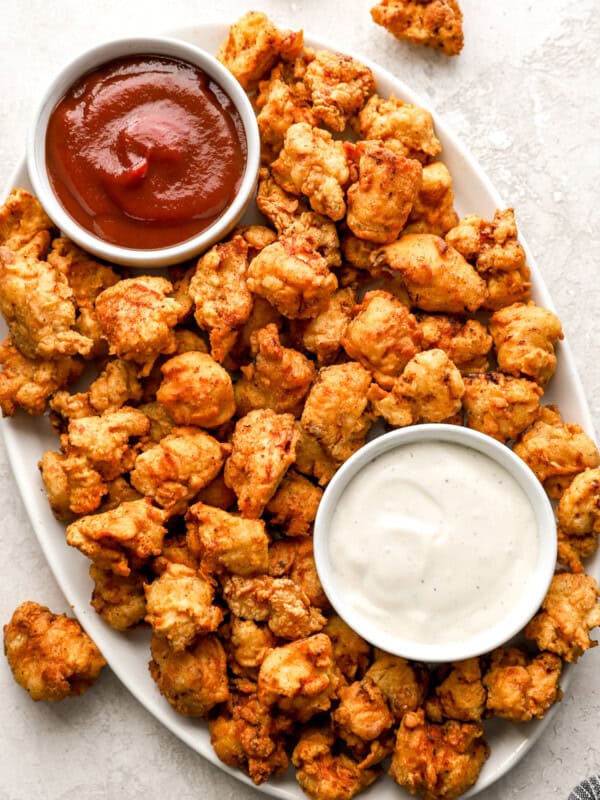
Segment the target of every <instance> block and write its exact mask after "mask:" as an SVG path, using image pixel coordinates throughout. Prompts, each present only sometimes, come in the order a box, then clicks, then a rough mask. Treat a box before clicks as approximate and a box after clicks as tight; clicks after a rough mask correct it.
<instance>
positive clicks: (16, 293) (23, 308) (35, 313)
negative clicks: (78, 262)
mask: <svg viewBox="0 0 600 800" xmlns="http://www.w3.org/2000/svg"><path fill="white" fill-rule="evenodd" d="M0 312H2V314H3V315H4V319H5V320H6V324H7V326H8V330H9V333H10V335H11V337H12V341H13V343H14V345H15V347H16V348H17V349H18V350H19V351H20V352H21V353H22V354H23V355H24V356H26V357H27V358H30V359H33V360H36V359H51V360H52V359H57V358H63V357H64V356H73V355H77V354H78V355H82V356H87V355H89V353H90V351H91V349H92V347H93V344H94V343H93V341H92V340H91V339H89V338H88V337H87V336H82V335H81V334H80V333H79V332H78V331H76V330H75V328H74V325H75V304H74V303H73V292H72V291H71V289H70V287H69V284H68V282H67V279H66V277H65V276H64V274H63V273H62V272H61V271H60V270H59V269H57V268H56V267H53V266H52V265H51V264H49V263H48V262H47V261H39V260H38V259H37V258H36V257H35V256H25V255H22V254H20V253H13V251H12V250H9V249H8V248H7V247H0Z"/></svg>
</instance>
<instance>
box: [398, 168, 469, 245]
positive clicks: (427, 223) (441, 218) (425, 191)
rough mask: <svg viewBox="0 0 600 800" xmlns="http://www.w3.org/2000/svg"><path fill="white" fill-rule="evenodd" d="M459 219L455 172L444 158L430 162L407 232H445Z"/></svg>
mask: <svg viewBox="0 0 600 800" xmlns="http://www.w3.org/2000/svg"><path fill="white" fill-rule="evenodd" d="M457 222H458V214H457V213H456V211H455V209H454V191H453V188H452V176H451V175H450V171H449V170H448V167H447V166H446V165H445V164H443V163H442V162H441V161H434V162H433V164H426V165H425V166H424V167H423V177H422V179H421V186H420V188H419V191H418V193H417V197H416V199H415V201H414V203H413V207H412V209H411V212H410V214H409V216H408V222H407V224H406V227H405V228H404V231H405V233H433V234H435V235H436V236H445V235H446V233H447V231H448V230H450V229H451V228H452V227H453V226H454V225H456V223H457ZM455 249H457V248H455Z"/></svg>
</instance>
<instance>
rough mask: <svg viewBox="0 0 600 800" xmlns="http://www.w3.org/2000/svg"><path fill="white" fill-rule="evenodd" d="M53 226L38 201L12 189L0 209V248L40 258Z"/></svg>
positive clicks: (26, 193) (31, 196)
mask: <svg viewBox="0 0 600 800" xmlns="http://www.w3.org/2000/svg"><path fill="white" fill-rule="evenodd" d="M53 227H54V226H53V224H52V220H51V219H50V217H49V216H48V215H47V214H46V212H45V211H44V209H43V208H42V204H41V203H40V201H39V200H38V199H37V197H34V196H33V195H32V194H31V193H30V192H28V191H27V190H26V189H13V190H12V192H11V193H10V194H9V196H8V197H7V198H6V201H5V203H4V205H3V206H2V207H0V246H4V247H8V249H9V250H12V251H13V252H14V253H21V254H22V255H27V256H33V257H34V258H43V257H44V256H45V255H46V252H47V250H48V246H49V244H50V229H51V228H53Z"/></svg>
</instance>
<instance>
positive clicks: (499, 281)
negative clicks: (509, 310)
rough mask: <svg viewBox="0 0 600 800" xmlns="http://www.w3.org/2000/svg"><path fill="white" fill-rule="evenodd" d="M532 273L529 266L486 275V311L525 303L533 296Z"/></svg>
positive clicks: (484, 305)
mask: <svg viewBox="0 0 600 800" xmlns="http://www.w3.org/2000/svg"><path fill="white" fill-rule="evenodd" d="M530 278H531V274H530V272H529V267H528V266H524V267H521V269H514V270H512V271H511V272H490V273H487V274H486V275H485V279H486V284H487V297H486V299H485V301H484V303H483V306H482V309H483V310H484V311H499V310H500V309H501V308H505V307H506V306H510V305H513V304H514V303H523V302H526V301H527V300H529V298H530V297H531V281H530Z"/></svg>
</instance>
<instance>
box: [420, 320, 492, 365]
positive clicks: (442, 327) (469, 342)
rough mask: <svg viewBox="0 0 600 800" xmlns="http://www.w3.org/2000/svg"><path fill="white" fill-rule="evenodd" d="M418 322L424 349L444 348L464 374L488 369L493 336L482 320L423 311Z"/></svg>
mask: <svg viewBox="0 0 600 800" xmlns="http://www.w3.org/2000/svg"><path fill="white" fill-rule="evenodd" d="M418 322H419V331H420V334H421V337H422V342H421V347H422V349H423V350H431V349H435V348H437V349H440V350H443V351H444V352H445V353H447V355H448V358H449V359H450V360H451V361H452V362H453V363H454V366H455V367H456V368H457V369H458V370H459V371H460V372H461V373H462V374H463V375H468V374H469V373H471V372H485V371H486V370H487V369H488V367H489V361H488V353H489V352H490V350H491V349H492V337H491V336H490V335H489V333H488V332H487V330H486V327H485V325H482V323H481V322H478V321H477V320H476V319H468V320H466V322H465V321H464V320H461V319H457V318H456V317H447V316H445V315H444V314H435V315H434V314H420V315H419V316H418Z"/></svg>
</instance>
